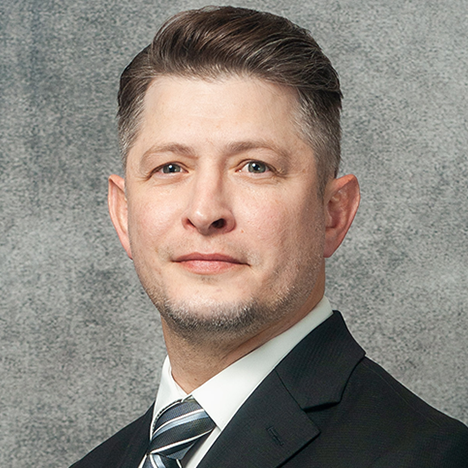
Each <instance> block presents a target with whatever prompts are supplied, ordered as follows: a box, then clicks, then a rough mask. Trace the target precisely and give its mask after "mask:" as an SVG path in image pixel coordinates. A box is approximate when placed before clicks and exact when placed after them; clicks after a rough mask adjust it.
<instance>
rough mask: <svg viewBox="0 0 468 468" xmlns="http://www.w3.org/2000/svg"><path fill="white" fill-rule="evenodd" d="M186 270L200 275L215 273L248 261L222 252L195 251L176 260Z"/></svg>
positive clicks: (234, 267)
mask: <svg viewBox="0 0 468 468" xmlns="http://www.w3.org/2000/svg"><path fill="white" fill-rule="evenodd" d="M174 261H175V262H176V263H178V264H179V265H180V266H181V267H182V268H184V269H185V270H187V271H189V272H191V273H195V274H198V275H215V274H219V273H225V272H227V271H230V270H233V269H236V268H239V267H240V266H242V265H246V263H244V262H242V261H240V260H239V259H236V258H234V257H231V256H229V255H224V254H220V253H210V254H204V253H199V252H193V253H190V254H187V255H181V256H180V257H177V258H176V259H175V260H174Z"/></svg>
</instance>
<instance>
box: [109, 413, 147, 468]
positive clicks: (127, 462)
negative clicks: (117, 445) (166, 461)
mask: <svg viewBox="0 0 468 468" xmlns="http://www.w3.org/2000/svg"><path fill="white" fill-rule="evenodd" d="M153 410H154V404H153V405H151V406H150V408H149V409H148V411H147V412H146V413H145V414H144V415H143V416H142V417H141V418H139V419H138V420H137V421H135V423H134V424H135V430H134V431H132V437H131V438H130V440H128V442H127V441H126V445H125V446H124V449H125V452H124V453H123V455H122V456H119V458H118V459H119V460H121V462H120V463H118V464H116V465H114V466H115V468H135V467H137V466H139V464H140V463H141V460H143V457H144V455H145V453H146V450H147V448H148V444H149V430H150V424H151V420H152V416H153ZM106 466H109V468H110V466H111V465H110V464H108V465H106Z"/></svg>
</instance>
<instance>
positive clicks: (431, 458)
mask: <svg viewBox="0 0 468 468" xmlns="http://www.w3.org/2000/svg"><path fill="white" fill-rule="evenodd" d="M342 407H343V410H344V411H346V412H347V417H348V418H349V417H350V415H353V417H352V418H350V419H351V420H352V419H354V421H355V424H356V425H357V427H360V428H361V429H358V431H359V430H361V432H364V433H366V436H367V437H369V438H370V440H373V441H374V442H373V443H374V445H375V446H376V447H377V446H378V447H379V450H378V452H376V455H375V461H374V464H375V465H374V464H372V465H371V466H376V467H389V466H399V467H413V466H424V467H450V468H458V467H460V468H461V467H467V466H468V428H467V427H466V426H465V425H464V424H462V423H461V422H459V421H457V420H455V419H453V418H451V417H449V416H447V415H445V414H443V413H441V412H440V411H438V410H436V409H435V408H433V407H432V406H430V405H429V404H427V403H426V402H424V401H423V400H422V399H421V398H419V397H418V396H417V395H415V394H414V393H412V392H411V391H410V390H408V389H407V388H406V387H405V386H404V385H402V384H401V383H399V382H398V381H397V380H396V379H394V378H393V377H392V376H391V375H390V374H389V373H388V372H387V371H385V370H384V369H383V368H382V367H381V366H379V365H378V364H376V363H374V362H373V361H371V360H369V359H367V358H364V359H363V360H362V361H361V362H360V363H359V364H358V365H357V366H356V368H355V370H354V372H353V374H352V375H351V377H350V379H349V382H348V385H347V387H346V390H345V392H344V394H343V399H342ZM363 427H364V428H363Z"/></svg>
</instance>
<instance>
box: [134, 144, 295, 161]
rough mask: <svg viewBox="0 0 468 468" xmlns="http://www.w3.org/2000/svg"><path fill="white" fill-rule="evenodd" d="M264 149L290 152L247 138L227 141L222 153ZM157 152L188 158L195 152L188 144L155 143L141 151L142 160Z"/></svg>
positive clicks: (285, 154) (283, 155)
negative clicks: (246, 139) (245, 139)
mask: <svg viewBox="0 0 468 468" xmlns="http://www.w3.org/2000/svg"><path fill="white" fill-rule="evenodd" d="M261 149H266V150H269V151H273V152H275V153H277V154H279V155H280V156H281V157H284V158H288V157H289V156H290V152H289V151H288V150H287V149H283V148H280V147H278V146H277V145H275V144H274V143H272V142H267V141H263V140H248V141H235V142H232V143H228V144H227V145H226V147H225V150H224V153H225V154H226V155H227V156H234V155H236V154H239V153H244V152H246V151H249V150H261ZM157 153H174V154H180V155H183V156H188V157H190V158H195V157H196V152H195V151H194V150H193V148H191V147H190V146H187V145H183V144H180V143H168V144H162V145H160V144H155V145H153V146H152V147H151V148H149V149H148V150H146V151H145V152H144V153H143V156H142V162H143V161H145V160H146V159H147V158H148V157H150V156H151V155H152V154H157Z"/></svg>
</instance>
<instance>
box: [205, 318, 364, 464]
mask: <svg viewBox="0 0 468 468" xmlns="http://www.w3.org/2000/svg"><path fill="white" fill-rule="evenodd" d="M363 357H364V351H363V350H362V348H361V347H360V346H359V345H358V344H357V343H356V342H355V341H354V339H353V338H352V336H351V335H350V333H349V332H348V330H347V328H346V325H345V323H344V320H343V318H342V316H341V314H340V313H339V312H335V313H334V314H333V316H332V317H330V318H329V319H328V320H326V321H325V322H324V323H322V324H321V325H320V326H319V327H317V328H316V329H315V330H314V331H312V333H310V334H309V335H308V336H307V337H306V338H304V339H303V340H302V341H301V342H300V343H299V344H298V345H297V346H296V347H295V348H294V349H293V350H292V351H291V352H290V354H288V355H287V356H286V357H285V358H284V359H283V361H281V363H280V364H279V365H278V366H277V368H276V369H275V370H274V371H273V372H272V373H271V374H269V375H268V377H267V378H266V379H265V380H264V381H263V383H262V384H261V385H260V386H259V387H258V388H257V389H256V390H255V391H254V392H253V393H252V395H251V396H250V397H249V398H248V400H247V401H246V402H245V403H244V405H243V406H242V407H241V408H240V409H239V411H238V413H237V414H236V416H235V417H234V418H233V419H232V421H231V422H230V423H229V424H228V425H227V427H226V428H225V430H224V431H223V432H222V433H221V435H220V436H219V438H218V439H217V441H216V442H215V443H214V445H213V446H212V447H211V449H210V450H209V451H208V453H207V454H206V456H205V457H204V458H203V460H202V461H201V462H200V464H199V468H210V467H219V466H222V467H223V468H229V467H233V468H234V467H238V466H253V465H252V463H253V461H254V463H255V466H261V467H262V468H272V467H276V466H279V465H281V464H282V463H283V462H284V461H286V460H287V459H288V458H290V457H291V456H293V455H294V454H295V453H296V452H297V451H298V450H300V449H301V448H302V447H303V446H304V445H305V444H307V443H309V442H310V441H311V440H313V439H314V438H316V437H317V436H318V435H319V434H320V429H319V427H318V426H317V425H316V424H315V423H314V422H313V420H312V416H309V415H307V414H306V412H305V411H304V410H305V409H311V408H313V407H315V406H321V405H327V404H333V403H337V402H339V401H340V399H341V395H342V393H343V391H344V388H345V386H346V383H347V381H348V379H349V377H350V375H351V373H352V371H353V369H354V367H355V366H356V365H357V363H358V362H359V361H360V360H361V359H362V358H363Z"/></svg>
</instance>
